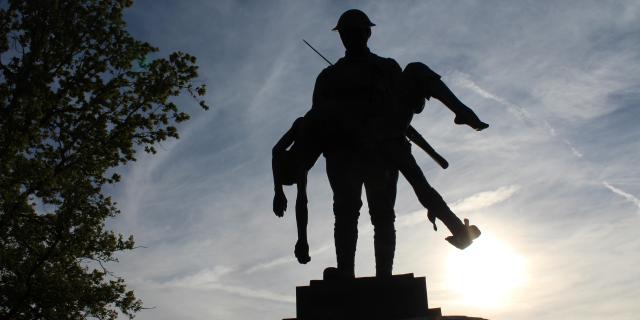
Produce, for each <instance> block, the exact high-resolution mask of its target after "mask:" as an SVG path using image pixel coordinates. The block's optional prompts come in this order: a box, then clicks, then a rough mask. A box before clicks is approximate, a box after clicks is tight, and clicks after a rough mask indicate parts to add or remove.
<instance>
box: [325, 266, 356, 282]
mask: <svg viewBox="0 0 640 320" xmlns="http://www.w3.org/2000/svg"><path fill="white" fill-rule="evenodd" d="M353 278H355V274H354V273H353V272H346V271H343V270H340V269H338V268H336V267H328V268H326V269H324V272H323V273H322V279H324V280H327V281H345V280H350V279H353Z"/></svg>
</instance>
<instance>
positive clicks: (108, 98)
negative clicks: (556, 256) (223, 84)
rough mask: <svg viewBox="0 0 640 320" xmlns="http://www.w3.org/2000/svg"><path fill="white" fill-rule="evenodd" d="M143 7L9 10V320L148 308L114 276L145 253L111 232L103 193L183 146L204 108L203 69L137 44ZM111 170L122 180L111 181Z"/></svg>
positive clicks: (14, 3)
mask: <svg viewBox="0 0 640 320" xmlns="http://www.w3.org/2000/svg"><path fill="white" fill-rule="evenodd" d="M131 4H132V1H131V0H85V1H81V0H29V1H24V0H22V1H21V0H9V1H8V2H6V3H5V4H2V5H0V69H1V70H0V319H86V318H98V319H115V318H116V317H117V316H118V313H122V314H125V315H128V316H129V317H133V316H134V315H135V313H136V312H137V311H139V310H140V309H141V307H142V302H141V301H140V300H139V299H138V298H136V297H135V295H134V293H133V292H132V291H131V290H129V289H128V288H127V286H126V283H125V281H124V279H122V278H120V277H118V276H116V275H113V274H111V273H110V272H109V271H108V270H107V269H105V268H104V266H105V265H106V263H108V262H113V261H117V260H116V258H115V256H114V254H115V253H116V252H119V251H122V250H131V249H133V248H134V241H133V238H132V237H125V236H123V235H121V234H118V233H116V232H113V231H109V230H107V229H105V226H104V222H105V220H106V219H107V218H110V217H114V216H116V215H117V214H118V213H119V211H118V209H117V207H116V204H115V203H114V202H113V201H112V200H111V198H110V197H108V196H107V195H105V194H104V193H103V191H102V189H103V186H105V185H107V184H113V183H115V182H117V181H119V179H120V176H119V175H118V174H115V173H108V172H113V168H116V167H118V166H119V165H122V164H125V163H127V162H129V161H133V160H135V154H136V150H145V151H146V152H150V153H155V150H154V145H156V144H157V143H159V142H160V141H163V140H166V139H168V138H178V132H177V130H176V127H175V124H177V123H179V122H182V121H185V120H187V119H188V118H189V116H188V115H187V114H186V113H185V112H183V111H181V109H180V108H179V107H178V106H177V105H176V104H175V103H174V102H172V101H173V100H172V97H176V96H179V95H182V94H189V95H191V96H192V97H193V98H194V99H195V100H196V101H197V102H198V103H199V104H200V106H201V107H202V108H204V109H205V110H206V109H208V107H207V105H206V103H205V102H204V101H203V100H202V99H201V98H202V97H203V96H204V94H205V88H204V86H203V85H201V86H197V85H196V84H194V79H195V78H196V77H197V66H196V65H195V60H196V59H195V58H194V57H193V56H191V55H188V54H185V53H182V52H175V53H172V54H170V55H169V57H168V58H156V59H154V60H151V61H149V62H146V63H145V61H146V59H148V57H150V56H157V55H158V54H157V53H156V52H157V51H158V49H157V48H154V47H153V46H151V45H150V44H148V43H145V42H142V41H138V40H136V39H134V38H133V37H132V36H131V35H130V34H129V33H128V32H127V31H126V25H125V22H124V20H123V16H122V13H123V10H124V9H125V8H127V7H129V6H131ZM110 169H111V170H110Z"/></svg>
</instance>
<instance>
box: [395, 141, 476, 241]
mask: <svg viewBox="0 0 640 320" xmlns="http://www.w3.org/2000/svg"><path fill="white" fill-rule="evenodd" d="M395 162H396V163H397V164H398V169H399V170H400V172H402V175H403V176H404V177H405V178H406V179H407V181H408V182H409V184H411V187H412V188H413V190H414V192H415V193H416V196H417V197H418V200H419V201H420V203H421V204H422V205H423V206H424V207H425V208H427V210H429V216H430V217H429V220H430V221H431V222H432V223H433V226H434V229H435V222H434V218H433V217H436V218H438V219H440V220H442V222H443V223H444V225H445V226H446V227H447V229H449V231H450V232H451V234H452V235H453V236H452V237H448V238H447V241H449V242H450V243H451V244H453V245H454V246H456V247H457V248H460V249H464V248H466V247H467V246H469V244H471V242H472V241H473V239H475V238H477V237H478V236H480V230H479V229H478V227H476V226H469V222H468V220H465V223H462V221H461V220H460V218H458V216H456V214H455V213H453V211H451V209H450V208H449V206H448V205H447V203H446V202H445V201H444V199H443V198H442V196H440V194H439V193H438V192H437V191H436V190H435V189H434V188H433V187H431V185H430V184H429V182H427V178H426V177H425V176H424V173H423V172H422V169H420V166H418V164H417V163H416V160H415V158H414V157H413V155H412V154H411V153H410V152H409V153H404V154H401V155H398V154H396V161H395Z"/></svg>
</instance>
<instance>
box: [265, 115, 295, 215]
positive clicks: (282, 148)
mask: <svg viewBox="0 0 640 320" xmlns="http://www.w3.org/2000/svg"><path fill="white" fill-rule="evenodd" d="M296 121H297V120H296ZM295 127H296V125H295V122H294V125H293V126H292V127H291V128H290V129H289V130H288V131H287V132H286V133H285V134H284V135H283V136H282V138H280V140H278V142H277V143H276V145H275V146H273V149H272V150H271V157H272V158H271V170H272V172H273V185H274V191H275V195H274V197H273V213H275V214H276V216H278V217H282V216H284V212H285V211H286V210H287V197H286V196H285V194H284V190H283V188H282V185H283V183H282V181H281V179H280V177H279V176H278V174H276V171H277V169H276V167H277V166H279V165H282V164H280V163H278V162H279V161H281V158H282V155H283V154H284V152H286V151H287V148H288V147H289V146H290V145H291V144H293V142H294V141H295Z"/></svg>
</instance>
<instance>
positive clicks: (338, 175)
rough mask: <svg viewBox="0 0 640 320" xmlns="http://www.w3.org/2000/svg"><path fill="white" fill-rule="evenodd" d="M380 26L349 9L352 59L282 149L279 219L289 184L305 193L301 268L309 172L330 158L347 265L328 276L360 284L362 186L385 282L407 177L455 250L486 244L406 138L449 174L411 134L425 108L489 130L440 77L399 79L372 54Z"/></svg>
mask: <svg viewBox="0 0 640 320" xmlns="http://www.w3.org/2000/svg"><path fill="white" fill-rule="evenodd" d="M371 25H372V23H371V22H370V21H369V19H368V18H367V16H366V15H365V14H364V13H362V12H361V11H358V10H349V11H347V12H345V13H344V14H343V15H342V16H341V18H340V20H339V22H338V26H337V27H336V29H338V30H339V32H340V36H341V38H342V40H343V43H344V44H345V47H346V48H347V54H346V57H345V58H343V59H341V60H340V61H338V63H337V64H336V65H335V67H334V66H332V67H330V68H327V69H325V70H324V71H323V72H322V73H321V74H320V75H319V76H318V80H317V82H316V89H315V91H314V100H313V101H314V104H313V107H312V108H311V110H310V111H309V112H307V114H306V115H305V116H304V117H301V118H298V119H297V120H296V121H295V122H294V124H293V126H292V127H291V129H289V131H287V133H286V134H285V135H284V136H283V137H282V138H281V139H280V140H279V141H278V143H277V144H276V146H274V149H273V172H274V182H275V191H276V194H275V197H274V205H273V210H274V212H275V213H276V215H277V216H282V215H283V214H284V210H286V197H285V196H284V192H283V190H282V185H290V184H297V187H298V196H297V199H296V220H297V225H298V241H297V243H296V248H295V255H296V257H297V258H298V261H299V262H300V263H306V262H308V261H309V260H310V257H309V255H308V250H309V248H308V243H307V236H306V224H307V206H306V205H307V195H306V176H307V171H308V170H309V169H310V168H311V167H312V166H313V164H314V163H315V162H316V160H317V158H318V156H319V154H320V153H321V152H323V151H324V153H325V156H326V158H327V173H328V175H329V180H330V182H331V186H332V189H333V191H334V212H335V215H336V229H335V239H336V253H337V256H338V268H337V269H336V268H328V269H327V270H326V275H328V276H331V275H333V276H335V277H352V276H353V257H354V255H355V243H356V241H357V229H356V226H357V218H358V215H359V208H360V206H361V202H360V194H361V189H362V185H364V186H365V189H366V191H367V199H368V201H369V204H370V213H371V218H372V222H373V224H374V230H375V232H376V235H375V240H374V242H375V249H376V270H377V275H378V276H388V275H390V274H391V269H392V263H393V251H394V244H395V231H394V228H393V221H394V219H395V215H394V212H393V203H394V199H395V185H396V181H397V170H398V169H400V172H402V174H403V175H404V176H405V178H406V179H407V180H408V181H409V183H410V184H411V186H412V187H413V189H414V191H415V192H416V195H417V196H418V199H419V200H420V202H421V203H422V204H423V205H424V206H425V208H427V209H428V210H429V220H430V221H431V222H432V223H433V224H434V229H435V218H436V217H437V218H439V219H440V220H442V221H443V222H444V223H445V225H446V226H447V228H448V229H449V230H450V231H451V233H452V236H449V237H447V238H446V239H447V241H449V242H450V243H451V244H452V245H454V246H456V247H457V248H459V249H464V248H466V247H467V246H468V245H469V244H471V242H472V241H473V239H475V238H476V237H478V236H479V235H480V231H479V230H478V228H477V227H475V226H469V225H468V220H466V219H465V224H463V223H462V221H461V220H460V219H459V218H458V217H457V216H456V215H455V214H454V213H453V212H452V211H451V210H450V209H449V207H448V206H447V204H446V203H445V201H444V200H443V199H442V197H441V196H440V195H439V194H438V193H437V192H436V191H435V190H434V189H433V188H432V187H431V186H430V185H429V183H428V182H427V180H426V178H425V177H424V174H423V173H422V170H421V169H420V167H419V166H418V165H417V163H416V161H415V159H414V158H413V155H412V154H411V149H410V144H409V142H408V141H407V138H409V139H410V140H411V141H412V142H414V143H416V144H417V145H418V146H420V147H421V148H422V149H424V150H425V151H427V153H429V154H430V155H431V156H432V157H433V158H434V159H435V160H436V161H438V162H439V163H440V164H441V166H443V168H446V166H447V165H448V164H447V163H446V160H444V159H443V158H442V157H441V156H439V155H438V154H437V153H436V152H435V151H434V150H433V149H432V148H431V146H429V144H428V143H427V142H426V141H425V140H424V139H423V138H422V136H421V135H420V134H419V133H418V132H417V131H416V130H415V129H414V128H413V127H411V126H410V122H411V119H412V116H413V114H414V113H420V112H421V111H422V109H423V108H424V103H425V99H427V100H428V99H429V98H430V97H432V96H433V97H436V98H437V99H438V100H440V101H442V102H443V103H444V104H445V105H446V106H447V107H448V108H449V109H451V110H452V111H453V112H454V113H455V114H456V118H455V123H457V124H467V125H469V126H471V127H472V128H474V129H476V130H478V131H480V130H483V129H485V128H487V127H488V125H487V124H485V123H483V122H482V121H480V120H479V119H478V117H477V116H476V115H475V113H473V111H472V110H471V109H469V108H468V107H466V106H465V105H464V104H463V103H462V102H460V101H459V100H458V99H457V98H456V97H455V95H453V93H452V92H451V91H450V90H449V89H448V88H447V86H446V85H445V84H444V83H443V82H442V81H441V80H440V76H439V75H438V74H436V73H435V72H433V71H432V70H431V69H429V68H428V67H427V66H426V65H424V64H422V63H415V62H414V63H410V64H409V65H407V67H406V68H405V70H404V71H402V72H400V68H399V66H398V65H397V63H395V61H393V60H392V59H383V58H380V57H378V56H376V55H374V54H371V53H370V52H369V51H368V49H367V48H366V42H367V39H368V37H369V35H370V32H371V30H370V26H371ZM314 50H315V49H314ZM287 148H289V150H287ZM372 197H375V198H372ZM372 204H373V205H372ZM345 269H346V271H345Z"/></svg>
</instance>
